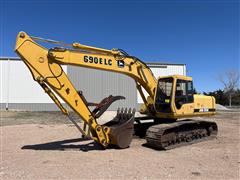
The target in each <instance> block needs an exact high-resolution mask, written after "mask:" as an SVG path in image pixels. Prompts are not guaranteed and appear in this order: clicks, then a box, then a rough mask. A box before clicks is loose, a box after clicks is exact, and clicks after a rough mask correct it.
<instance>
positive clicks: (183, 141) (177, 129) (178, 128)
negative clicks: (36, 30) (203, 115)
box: [146, 119, 218, 150]
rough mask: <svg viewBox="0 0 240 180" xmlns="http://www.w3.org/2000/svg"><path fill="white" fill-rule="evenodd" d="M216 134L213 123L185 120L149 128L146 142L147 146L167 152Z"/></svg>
mask: <svg viewBox="0 0 240 180" xmlns="http://www.w3.org/2000/svg"><path fill="white" fill-rule="evenodd" d="M217 132H218V128H217V124H216V123H215V122H211V121H200V120H191V119H186V120H182V121H177V122H174V123H170V124H158V125H154V126H151V127H149V128H148V130H147V132H146V140H147V146H150V147H153V148H156V149H165V150H168V149H173V148H176V147H179V146H185V145H189V144H193V143H196V142H199V141H203V140H206V139H210V138H214V137H216V135H217Z"/></svg>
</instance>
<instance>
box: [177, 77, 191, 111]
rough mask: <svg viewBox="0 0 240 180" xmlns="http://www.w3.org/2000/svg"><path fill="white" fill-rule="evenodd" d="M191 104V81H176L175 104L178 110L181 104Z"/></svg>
mask: <svg viewBox="0 0 240 180" xmlns="http://www.w3.org/2000/svg"><path fill="white" fill-rule="evenodd" d="M187 103H193V83H192V81H186V80H180V79H178V80H177V83H176V93H175V104H176V107H177V109H180V108H181V106H182V105H183V104H187Z"/></svg>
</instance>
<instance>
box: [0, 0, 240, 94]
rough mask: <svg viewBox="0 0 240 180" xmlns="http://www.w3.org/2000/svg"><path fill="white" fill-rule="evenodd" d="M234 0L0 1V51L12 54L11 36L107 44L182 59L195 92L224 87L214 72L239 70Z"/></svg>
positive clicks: (158, 58)
mask: <svg viewBox="0 0 240 180" xmlns="http://www.w3.org/2000/svg"><path fill="white" fill-rule="evenodd" d="M239 5H240V4H239V1H237V0H218V1H217V0H208V1H207V0H201V1H200V0H191V1H190V0H181V1H180V0H179V1H177V0H168V1H167V0H158V1H153V0H149V1H147V0H143V1H126V0H122V1H113V0H103V1H97V0H95V1H91V0H89V1H87V0H84V1H80V0H76V1H74V0H68V1H67V0H65V1H61V0H58V1H56V0H52V1H47V0H41V1H40V0H35V1H34V0H32V1H30V0H25V1H21V0H0V23H1V24H0V25H1V27H0V56H4V57H5V56H11V57H15V56H16V54H15V53H14V51H13V50H14V46H15V39H16V35H17V33H18V32H19V31H25V32H27V33H28V34H30V35H32V36H38V37H44V38H50V39H54V40H60V41H64V42H66V43H72V42H80V43H82V44H86V45H90V46H96V47H101V48H106V49H112V48H121V49H124V50H125V51H127V52H128V54H130V55H133V56H136V57H138V58H139V59H141V60H143V61H145V62H168V63H180V64H186V66H187V75H188V76H192V77H193V80H194V84H195V88H196V89H197V91H198V92H203V91H204V92H209V91H213V90H217V89H219V88H223V86H222V84H221V83H220V82H218V80H217V76H218V75H219V74H221V73H224V72H226V71H228V70H237V71H239V70H240V68H239V61H240V58H239V50H240V48H239V40H240V37H239Z"/></svg>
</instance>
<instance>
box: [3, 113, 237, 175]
mask: <svg viewBox="0 0 240 180" xmlns="http://www.w3.org/2000/svg"><path fill="white" fill-rule="evenodd" d="M0 113H1V127H0V128H1V152H0V153H1V169H0V179H239V167H240V166H239V165H240V160H239V137H240V136H239V121H240V119H239V115H240V113H239V112H221V113H219V114H218V115H216V116H214V117H211V119H212V120H214V121H216V122H217V124H218V127H219V134H218V137H217V138H216V139H214V140H209V141H205V142H201V143H197V144H194V145H190V146H185V147H180V148H177V149H173V150H169V151H157V150H153V149H151V148H147V147H144V146H142V145H143V144H144V143H145V140H144V139H139V138H134V139H133V142H132V144H131V147H130V148H128V149H124V150H119V149H107V150H102V149H101V148H100V147H99V146H98V145H97V144H95V143H93V142H92V141H82V140H81V139H80V138H79V137H80V136H79V133H78V131H77V130H76V128H75V127H74V126H73V125H71V124H70V123H66V122H67V121H66V117H65V116H63V115H61V114H60V113H58V112H51V113H50V112H45V113H44V112H32V113H30V112H11V111H10V112H6V111H0ZM73 116H74V115H73ZM107 116H112V113H110V115H105V117H107Z"/></svg>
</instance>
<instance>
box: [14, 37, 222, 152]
mask: <svg viewBox="0 0 240 180" xmlns="http://www.w3.org/2000/svg"><path fill="white" fill-rule="evenodd" d="M37 41H38V42H39V41H42V42H45V43H51V44H57V45H58V47H54V48H49V49H48V48H45V47H43V46H41V45H40V44H39V43H37ZM15 51H16V53H17V54H18V55H19V56H20V58H21V59H22V60H23V62H24V63H25V64H26V66H27V67H28V68H29V70H30V72H31V74H32V76H33V79H34V80H35V81H37V82H38V83H39V84H40V86H41V87H42V88H43V89H44V90H45V92H46V93H47V94H48V95H49V96H50V97H51V99H52V100H53V101H54V102H55V103H56V105H57V106H58V107H59V108H60V110H61V111H62V112H63V113H64V114H65V115H67V116H68V117H69V118H70V120H71V121H72V122H73V123H74V124H75V126H76V127H77V128H78V129H79V131H80V132H81V133H82V135H83V136H84V137H85V138H91V139H93V140H94V141H96V142H97V143H99V144H100V145H101V146H103V147H104V148H107V147H108V146H116V147H119V148H127V147H129V145H130V143H131V141H132V138H133V135H134V133H135V134H136V135H139V136H143V137H145V138H146V145H148V146H149V147H153V148H157V149H172V148H175V147H178V146H182V145H187V144H192V143H195V142H198V141H202V140H205V139H210V138H213V137H215V136H216V135H217V131H218V128H217V124H216V123H215V122H211V121H202V120H192V119H183V120H182V118H189V117H194V116H210V115H214V114H215V99H214V97H211V96H204V95H198V94H194V89H193V83H192V78H191V77H187V76H180V75H172V76H166V77H159V78H158V79H156V78H155V77H154V75H153V73H152V71H151V69H150V68H149V67H148V66H147V65H146V64H145V63H144V62H143V61H141V60H139V59H138V58H136V57H134V56H130V55H129V54H127V53H126V52H125V51H123V50H121V49H112V50H107V49H101V48H96V47H91V46H86V45H83V44H80V43H72V44H66V43H63V42H59V41H54V40H50V39H43V38H40V37H34V36H29V35H28V34H26V33H25V32H19V34H18V35H17V39H16V47H15ZM61 65H74V66H81V67H85V68H93V69H98V70H104V71H111V72H116V73H122V74H125V75H127V76H129V77H131V78H133V79H134V80H135V82H136V88H137V90H138V91H139V93H140V95H141V97H142V99H143V102H144V103H143V104H142V106H141V107H140V110H139V111H140V113H142V114H145V115H144V116H142V117H134V116H135V115H134V114H135V109H127V108H126V109H123V108H122V109H118V110H117V115H116V116H115V117H114V118H113V119H112V120H110V121H108V122H107V123H105V124H100V123H98V121H97V120H98V118H99V117H100V116H101V115H102V114H103V113H104V112H105V111H106V110H107V108H108V107H109V106H110V105H111V104H112V103H113V102H115V101H116V100H119V99H124V97H122V96H112V95H110V96H109V97H107V98H104V99H103V100H102V101H101V102H100V103H91V102H88V101H87V100H86V99H85V97H84V95H83V93H82V92H81V91H77V90H76V89H75V88H74V86H73V84H72V83H71V81H70V80H69V78H68V76H67V74H66V73H65V72H64V71H63V69H62V67H61ZM143 89H145V91H146V92H147V93H148V96H147V97H145V95H144V93H143ZM56 95H58V96H56ZM59 97H60V98H61V99H62V100H63V101H64V102H66V104H67V105H69V106H70V107H71V109H72V110H74V111H75V112H76V113H77V114H78V115H79V116H80V118H81V119H82V120H83V122H84V123H83V127H80V125H79V124H78V123H76V121H74V120H73V119H72V118H71V117H70V116H69V111H68V110H67V109H66V108H65V107H64V106H63V105H62V104H61V102H60V100H59ZM90 106H94V107H95V108H94V109H93V110H92V111H91V110H90ZM177 119H180V120H177ZM145 120H152V121H151V123H144V122H145Z"/></svg>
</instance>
